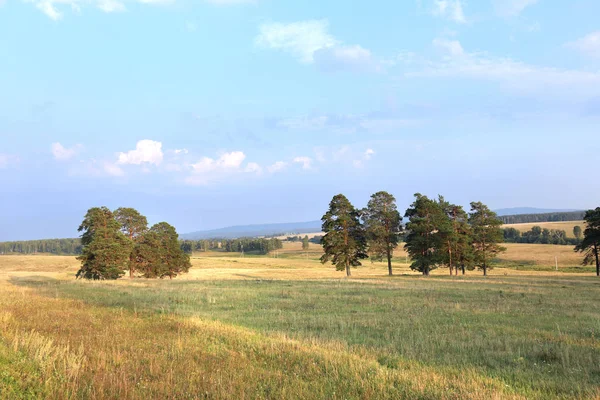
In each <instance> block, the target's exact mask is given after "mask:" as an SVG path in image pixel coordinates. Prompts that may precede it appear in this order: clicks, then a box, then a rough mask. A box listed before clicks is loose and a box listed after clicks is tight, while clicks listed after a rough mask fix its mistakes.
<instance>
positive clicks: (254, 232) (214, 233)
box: [180, 221, 321, 240]
mask: <svg viewBox="0 0 600 400" xmlns="http://www.w3.org/2000/svg"><path fill="white" fill-rule="evenodd" d="M320 231H321V221H309V222H288V223H281V224H260V225H241V226H230V227H227V228H220V229H212V230H207V231H198V232H191V233H185V234H183V235H180V238H181V239H187V240H200V239H216V238H219V239H234V238H240V237H256V236H273V235H285V234H299V233H312V232H320Z"/></svg>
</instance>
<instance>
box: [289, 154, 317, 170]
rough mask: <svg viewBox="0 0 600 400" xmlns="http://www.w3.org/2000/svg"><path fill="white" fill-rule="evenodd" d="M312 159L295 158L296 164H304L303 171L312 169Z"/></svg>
mask: <svg viewBox="0 0 600 400" xmlns="http://www.w3.org/2000/svg"><path fill="white" fill-rule="evenodd" d="M312 161H313V160H312V158H310V157H296V158H294V162H295V163H297V164H302V169H310V168H311V167H312Z"/></svg>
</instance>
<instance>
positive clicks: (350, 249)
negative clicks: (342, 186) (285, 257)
mask: <svg viewBox="0 0 600 400" xmlns="http://www.w3.org/2000/svg"><path fill="white" fill-rule="evenodd" d="M321 221H322V222H323V225H322V230H323V232H325V236H324V237H323V240H322V241H321V244H322V246H323V249H324V250H325V254H323V256H322V257H321V262H322V263H323V264H325V263H327V262H329V261H331V263H332V264H334V265H335V267H336V270H338V271H344V270H346V276H350V275H351V274H352V273H351V271H350V267H358V266H359V265H362V264H361V262H360V260H361V259H365V258H367V257H368V255H367V252H366V249H367V238H366V232H365V229H364V227H363V225H362V224H361V222H360V213H359V212H358V210H357V209H356V208H354V206H353V205H352V204H351V203H350V201H349V200H348V199H347V198H346V196H344V195H342V194H338V195H336V196H334V197H333V199H332V200H331V203H329V210H328V211H327V212H326V213H325V215H323V218H321Z"/></svg>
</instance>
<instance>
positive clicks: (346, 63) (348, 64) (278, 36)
mask: <svg viewBox="0 0 600 400" xmlns="http://www.w3.org/2000/svg"><path fill="white" fill-rule="evenodd" d="M328 29H329V23H328V21H327V20H309V21H300V22H292V23H289V24H284V23H268V24H263V25H261V26H260V27H259V34H258V36H257V37H256V38H255V44H256V45H257V46H259V47H262V48H267V49H273V50H280V51H284V52H286V53H289V54H291V55H292V56H294V57H296V58H297V59H298V60H299V61H300V62H302V63H305V64H313V63H316V64H317V65H318V66H319V67H320V68H322V69H325V70H333V71H335V70H342V69H349V70H355V71H379V70H380V63H379V62H378V61H377V60H376V59H375V58H374V57H373V55H372V54H371V51H370V50H368V49H365V48H363V47H361V46H359V45H352V46H348V45H344V44H342V42H341V41H340V40H338V39H336V38H335V37H334V36H333V35H331V34H330V33H329V31H328Z"/></svg>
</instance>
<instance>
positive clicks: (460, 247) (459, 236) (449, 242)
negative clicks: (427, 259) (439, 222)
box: [439, 196, 473, 275]
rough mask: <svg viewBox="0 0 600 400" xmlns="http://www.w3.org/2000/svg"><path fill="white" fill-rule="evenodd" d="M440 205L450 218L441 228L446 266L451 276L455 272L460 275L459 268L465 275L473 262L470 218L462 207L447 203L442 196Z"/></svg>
mask: <svg viewBox="0 0 600 400" xmlns="http://www.w3.org/2000/svg"><path fill="white" fill-rule="evenodd" d="M439 204H440V207H441V208H442V210H443V211H444V213H445V214H446V217H447V218H448V219H447V221H445V222H444V224H443V226H442V227H440V234H441V235H442V237H443V241H444V248H445V253H446V256H445V258H446V260H445V264H446V265H447V266H448V269H449V271H450V275H452V271H453V270H454V271H455V272H456V275H458V270H459V267H460V269H461V270H462V273H463V275H464V274H465V269H467V268H470V267H471V264H472V260H473V254H472V253H473V252H472V243H471V227H470V226H469V216H468V214H467V213H466V212H465V210H464V209H463V208H462V207H461V206H457V205H456V204H451V203H449V202H447V201H446V200H444V198H443V197H442V196H440V197H439Z"/></svg>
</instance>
